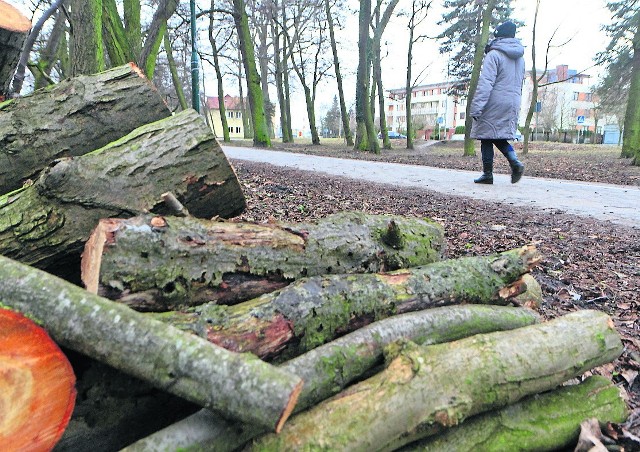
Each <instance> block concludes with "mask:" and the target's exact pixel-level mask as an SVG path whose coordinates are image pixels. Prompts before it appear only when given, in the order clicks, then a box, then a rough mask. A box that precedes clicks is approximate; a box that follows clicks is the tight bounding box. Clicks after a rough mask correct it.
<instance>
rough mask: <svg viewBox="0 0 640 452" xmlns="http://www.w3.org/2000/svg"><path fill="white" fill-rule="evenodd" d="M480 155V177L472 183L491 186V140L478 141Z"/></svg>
mask: <svg viewBox="0 0 640 452" xmlns="http://www.w3.org/2000/svg"><path fill="white" fill-rule="evenodd" d="M480 152H481V154H482V176H480V177H479V178H477V179H474V180H473V181H474V182H475V183H476V184H493V143H492V142H491V140H480Z"/></svg>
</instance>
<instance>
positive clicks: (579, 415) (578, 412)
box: [403, 375, 628, 452]
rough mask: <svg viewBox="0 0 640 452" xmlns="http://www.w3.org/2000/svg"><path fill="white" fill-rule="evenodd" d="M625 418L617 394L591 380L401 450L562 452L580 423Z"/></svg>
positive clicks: (572, 440)
mask: <svg viewBox="0 0 640 452" xmlns="http://www.w3.org/2000/svg"><path fill="white" fill-rule="evenodd" d="M627 416H628V409H627V405H626V403H625V401H624V398H623V396H622V394H621V392H620V389H619V388H617V387H616V386H615V385H614V384H612V383H611V382H610V381H609V380H608V379H606V378H604V377H601V376H596V375H594V376H591V377H589V378H587V379H586V380H585V381H583V382H582V383H580V384H576V385H570V386H564V387H562V388H559V389H556V390H554V391H550V392H546V393H544V394H539V395H536V396H535V397H527V398H526V399H523V400H521V401H520V402H518V403H515V404H513V405H509V406H507V407H505V408H503V409H501V410H498V411H490V412H488V413H484V414H481V415H478V416H475V417H473V418H471V419H468V420H467V421H465V422H463V423H462V424H460V425H459V426H457V427H453V428H450V429H447V430H446V431H445V432H443V433H441V434H439V435H436V436H434V437H432V438H428V439H425V440H423V441H421V442H417V443H414V444H410V445H408V446H407V447H406V448H405V449H403V450H412V451H425V452H426V451H434V452H437V451H442V450H447V451H450V452H458V451H459V452H462V451H468V450H509V449H511V450H515V449H517V450H519V451H522V452H527V451H530V452H541V451H552V450H565V449H566V448H572V446H574V445H575V443H576V441H577V440H578V435H579V434H580V423H581V422H582V421H583V420H585V419H588V418H592V417H595V418H597V419H598V420H599V421H601V422H603V423H604V422H616V423H620V422H624V421H625V419H626V418H627Z"/></svg>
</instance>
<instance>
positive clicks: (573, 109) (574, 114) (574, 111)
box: [571, 108, 578, 118]
mask: <svg viewBox="0 0 640 452" xmlns="http://www.w3.org/2000/svg"><path fill="white" fill-rule="evenodd" d="M571 116H573V117H574V118H575V117H576V116H578V110H577V109H576V108H572V109H571Z"/></svg>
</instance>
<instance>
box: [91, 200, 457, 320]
mask: <svg viewBox="0 0 640 452" xmlns="http://www.w3.org/2000/svg"><path fill="white" fill-rule="evenodd" d="M152 222H153V223H154V227H151V223H152ZM162 223H164V224H165V226H164V227H159V224H162ZM93 236H94V238H93V239H91V240H89V241H88V243H87V245H86V247H85V250H84V253H83V262H82V273H83V274H82V279H83V281H84V283H85V286H86V287H87V290H89V291H91V292H94V293H99V294H100V295H103V296H105V297H107V298H109V299H112V300H117V301H119V302H121V303H125V304H127V305H128V306H130V307H132V308H134V309H137V310H144V311H168V310H175V309H180V308H183V307H186V306H190V305H191V306H193V305H198V304H202V303H204V302H215V303H221V304H233V303H238V302H241V301H245V300H248V299H250V298H255V297H257V296H259V295H262V294H263V293H267V292H272V291H274V290H276V289H279V288H282V287H284V286H286V285H287V284H289V283H290V282H291V281H293V280H295V279H299V278H302V277H303V276H316V275H323V274H329V273H371V272H382V271H388V270H396V269H398V268H406V267H413V266H416V265H424V264H429V263H432V262H436V261H438V260H440V259H442V254H443V252H444V247H445V240H444V232H443V230H442V227H441V226H439V225H437V224H436V223H433V222H429V221H424V220H420V219H416V218H403V217H400V216H392V215H365V214H363V213H358V212H349V213H341V214H337V215H331V216H329V217H327V218H325V219H323V220H319V221H318V222H316V223H314V224H303V223H301V224H295V225H294V224H287V223H282V224H265V225H258V224H252V223H231V222H220V221H205V220H199V219H196V218H190V217H187V218H177V217H173V218H153V217H151V216H146V217H139V218H131V219H128V220H124V219H107V220H102V221H101V222H100V224H98V226H97V227H96V229H95V230H94V232H93Z"/></svg>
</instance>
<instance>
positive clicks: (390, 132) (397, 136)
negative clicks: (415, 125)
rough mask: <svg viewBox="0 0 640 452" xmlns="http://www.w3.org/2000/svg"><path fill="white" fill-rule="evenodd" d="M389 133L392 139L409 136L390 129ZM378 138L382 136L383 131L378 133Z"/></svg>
mask: <svg viewBox="0 0 640 452" xmlns="http://www.w3.org/2000/svg"><path fill="white" fill-rule="evenodd" d="M387 135H388V136H389V139H391V140H397V139H400V138H407V136H406V135H403V134H401V133H398V132H394V131H392V130H390V131H388V132H387ZM378 138H382V133H379V134H378Z"/></svg>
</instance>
